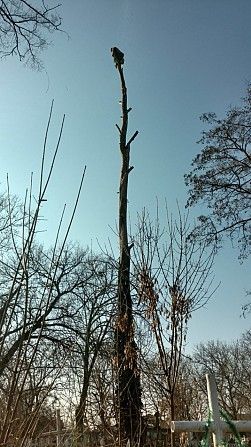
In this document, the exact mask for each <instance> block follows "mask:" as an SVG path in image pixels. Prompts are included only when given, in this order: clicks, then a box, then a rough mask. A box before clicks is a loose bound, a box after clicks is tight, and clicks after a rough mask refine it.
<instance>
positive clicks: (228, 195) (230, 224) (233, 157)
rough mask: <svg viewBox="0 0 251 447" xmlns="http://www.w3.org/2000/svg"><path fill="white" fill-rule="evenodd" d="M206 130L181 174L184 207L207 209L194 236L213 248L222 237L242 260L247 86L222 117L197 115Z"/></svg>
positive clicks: (245, 251)
mask: <svg viewBox="0 0 251 447" xmlns="http://www.w3.org/2000/svg"><path fill="white" fill-rule="evenodd" d="M201 119H202V121H203V122H205V123H206V124H207V125H209V126H210V129H209V130H206V131H204V132H203V133H202V138H201V140H200V141H199V144H202V145H203V149H202V151H201V153H199V154H198V155H197V156H196V157H195V159H194V160H193V162H192V167H193V169H192V171H191V172H190V173H189V174H186V175H185V183H186V185H187V186H188V187H189V198H188V202H187V206H193V205H196V204H199V203H202V204H205V205H206V206H207V212H206V214H205V215H201V216H200V217H199V218H198V219H199V225H198V227H197V228H196V230H195V231H194V233H193V234H194V236H195V237H197V238H199V239H201V238H206V240H207V241H208V242H214V243H216V245H218V246H219V244H220V243H221V241H222V240H223V237H224V236H225V237H226V236H229V237H230V238H231V239H232V241H236V242H237V244H238V246H239V249H240V257H241V258H242V259H243V258H245V257H247V256H248V255H249V254H250V246H251V237H250V232H251V213H250V210H251V148H250V143H251V86H250V85H249V86H248V89H247V94H246V96H245V98H244V99H243V102H242V106H240V107H232V108H230V110H229V111H228V112H227V114H226V117H225V118H223V119H219V118H217V116H216V115H215V114H214V113H207V114H204V115H202V117H201Z"/></svg>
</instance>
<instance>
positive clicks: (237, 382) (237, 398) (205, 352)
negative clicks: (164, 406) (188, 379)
mask: <svg viewBox="0 0 251 447" xmlns="http://www.w3.org/2000/svg"><path fill="white" fill-rule="evenodd" d="M249 343H250V331H248V332H247V333H245V334H244V335H243V337H241V338H240V339H239V340H236V341H234V342H232V343H224V342H220V341H217V342H214V341H210V342H208V343H206V344H202V343H201V344H200V345H199V346H198V347H197V349H196V351H195V353H194V356H193V361H194V365H195V371H196V374H195V379H196V382H197V385H196V386H197V387H198V389H200V390H201V391H203V392H204V395H205V396H206V386H205V374H206V373H207V372H211V373H214V374H215V378H216V384H217V390H218V395H219V402H220V405H221V408H222V409H223V410H224V411H225V412H226V413H227V414H229V415H230V418H231V419H234V420H238V419H243V417H244V418H245V414H248V413H249V412H250V405H251V402H250V392H249V390H250V386H251V382H250V379H251V376H250V370H251V365H250V356H249V351H250V344H249Z"/></svg>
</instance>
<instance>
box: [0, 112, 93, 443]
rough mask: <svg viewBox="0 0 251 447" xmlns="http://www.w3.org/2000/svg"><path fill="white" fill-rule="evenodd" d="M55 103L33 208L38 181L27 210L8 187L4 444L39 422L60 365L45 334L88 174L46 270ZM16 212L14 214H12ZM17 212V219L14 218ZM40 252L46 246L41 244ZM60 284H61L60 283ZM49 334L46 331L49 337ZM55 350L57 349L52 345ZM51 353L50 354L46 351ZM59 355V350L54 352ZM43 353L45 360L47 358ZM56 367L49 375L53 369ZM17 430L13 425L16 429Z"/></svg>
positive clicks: (2, 341) (3, 272) (0, 348)
mask: <svg viewBox="0 0 251 447" xmlns="http://www.w3.org/2000/svg"><path fill="white" fill-rule="evenodd" d="M51 116H52V108H51V111H50V116H49V120H48V125H47V129H46V133H45V141H44V149H43V154H42V164H41V174H40V182H39V191H38V196H37V198H36V200H35V206H34V208H33V203H32V198H33V185H32V182H31V187H30V190H28V191H27V194H26V198H25V201H24V205H23V208H22V213H21V215H20V213H19V212H18V211H17V213H16V208H15V207H14V208H13V207H12V201H11V195H10V191H9V188H8V193H7V201H6V203H7V206H8V207H7V212H6V210H5V209H4V215H3V216H4V219H3V221H5V225H4V226H3V227H2V228H3V231H6V229H7V230H8V232H9V238H8V240H7V242H8V246H9V250H8V251H7V252H6V250H4V248H2V249H1V250H0V281H1V307H0V389H1V392H2V396H1V397H2V398H3V399H4V401H5V407H4V417H3V419H2V420H1V424H0V440H1V441H0V442H1V444H2V445H5V444H6V443H8V442H9V441H10V439H11V438H12V437H13V436H15V437H17V439H16V441H15V443H16V445H20V447H21V446H22V445H23V443H24V442H25V436H26V435H27V434H28V432H29V431H30V430H32V427H34V420H35V419H34V418H35V417H36V415H37V411H38V410H39V408H40V406H41V405H42V404H43V401H44V398H45V394H46V393H45V390H47V392H48V390H50V389H51V387H52V385H53V383H54V381H55V380H56V377H57V371H58V368H55V364H53V365H52V364H51V357H50V355H49V354H52V353H53V354H54V351H53V349H54V348H53V346H52V344H51V343H50V339H49V338H48V337H46V335H47V334H46V329H45V328H46V327H48V325H49V321H50V318H51V317H52V316H53V317H54V318H55V319H57V320H58V319H60V313H59V312H60V307H59V302H60V300H61V299H62V297H63V296H64V294H65V293H67V292H66V290H64V291H62V290H61V289H60V288H59V286H58V279H59V278H58V276H59V272H60V260H61V258H62V256H63V252H64V248H65V246H66V241H67V237H68V234H69V230H70V226H71V223H72V220H73V218H74V214H75V211H76V207H77V203H78V200H79V195H80V191H81V188H82V183H83V179H84V173H83V176H82V179H81V182H80V187H79V191H78V194H77V198H76V202H75V205H74V207H73V212H72V216H71V219H70V222H69V225H68V228H67V230H66V233H65V234H64V235H63V239H62V242H61V244H60V246H59V233H60V228H61V223H60V224H59V229H58V233H57V235H56V240H55V244H54V248H53V250H52V252H51V256H50V257H47V259H46V261H47V268H48V272H47V276H46V277H45V275H43V274H42V271H41V269H38V266H39V265H41V257H40V259H38V258H37V259H36V261H35V253H36V251H37V248H36V242H35V237H36V232H37V231H38V230H39V223H40V215H41V210H42V207H43V205H44V203H45V201H46V200H47V197H46V196H47V190H48V185H49V182H50V179H51V176H52V172H53V167H54V163H55V160H56V155H57V152H58V149H59V144H60V140H61V136H62V131H63V125H64V119H63V121H62V124H61V129H60V133H59V138H58V141H57V143H56V149H55V152H54V155H53V158H52V162H51V164H50V166H49V170H48V174H47V175H46V174H45V172H44V171H45V168H44V166H45V156H46V143H47V138H48V131H49V127H50V123H51ZM13 213H14V214H13ZM13 215H14V217H15V220H13ZM38 251H39V253H40V255H41V253H42V250H41V249H40V250H38ZM57 286H58V287H57ZM44 336H45V337H44ZM45 340H47V345H46V349H45V348H44V349H43V350H42V341H43V343H45ZM51 350H52V351H51ZM46 353H47V355H46ZM53 356H54V355H53ZM53 356H52V358H53ZM42 359H43V360H44V361H42ZM38 364H40V366H41V368H42V369H43V374H42V376H41V377H40V378H39V374H38V376H37V380H38V383H37V390H40V392H41V394H40V398H38V396H36V399H35V400H36V405H35V406H34V411H31V412H30V413H29V422H28V424H27V420H26V422H25V423H24V420H22V421H21V422H20V424H19V430H17V427H14V426H13V423H14V421H15V422H17V419H16V417H17V414H18V413H19V412H20V405H23V402H24V398H25V396H27V392H28V390H29V383H30V380H31V372H32V371H33V372H34V368H35V365H37V366H38ZM49 372H50V373H51V375H50V376H48V373H49ZM13 430H14V431H13Z"/></svg>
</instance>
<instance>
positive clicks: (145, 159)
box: [0, 0, 251, 347]
mask: <svg viewBox="0 0 251 447" xmlns="http://www.w3.org/2000/svg"><path fill="white" fill-rule="evenodd" d="M61 15H62V18H63V29H64V30H65V31H66V32H67V33H68V34H69V38H67V35H66V34H63V33H59V34H57V35H55V34H54V35H51V36H49V37H50V38H51V39H52V41H53V44H52V45H51V46H50V47H49V48H48V49H47V50H46V51H45V52H43V53H42V55H41V56H42V59H43V62H44V65H45V69H46V70H45V71H43V72H34V71H32V70H30V69H28V68H25V67H23V66H22V65H21V64H20V63H19V62H18V61H17V60H16V59H15V58H8V59H6V60H3V61H1V72H0V80H1V86H2V88H1V101H0V123H1V132H0V157H1V165H0V173H1V187H2V188H5V178H6V173H7V172H8V173H9V176H10V184H11V190H12V192H13V193H16V194H18V195H20V196H23V195H24V190H25V188H26V187H27V185H28V184H29V175H30V172H31V171H34V173H35V178H38V177H36V175H37V176H38V170H39V162H40V156H41V151H42V141H43V136H44V130H45V127H46V122H47V117H48V112H49V108H50V103H51V100H52V99H53V98H54V100H55V107H54V114H53V122H52V126H51V132H50V138H49V145H48V152H49V153H48V155H49V154H50V153H51V151H52V149H53V146H54V143H55V141H56V136H57V132H58V129H59V125H60V120H61V118H62V115H63V113H65V114H66V123H65V128H64V133H63V140H62V144H61V149H60V153H59V157H58V160H57V165H56V169H55V172H54V176H53V180H52V183H51V185H50V189H49V192H48V202H46V207H45V209H44V216H45V218H46V219H47V220H46V222H44V226H45V227H46V226H47V232H46V233H44V236H43V237H44V240H45V242H46V243H51V242H52V241H53V238H54V235H55V232H56V228H57V222H58V219H59V216H60V213H61V210H62V207H63V204H64V203H65V202H66V203H67V205H68V208H69V210H70V207H71V204H72V203H73V200H74V197H75V194H76V191H77V188H78V183H79V180H80V176H81V172H82V169H83V167H84V165H87V173H86V178H85V182H84V188H83V193H82V196H81V201H80V205H79V208H78V212H77V216H76V219H75V222H74V224H73V227H72V231H71V239H73V240H78V241H80V242H81V243H82V244H83V245H87V244H88V245H90V244H92V245H93V247H94V248H96V247H97V246H98V244H101V246H103V245H104V244H105V243H107V241H108V239H111V240H112V243H113V244H116V239H115V237H114V233H113V231H112V229H115V228H116V219H117V200H118V196H117V191H118V181H119V167H120V155H119V150H118V133H117V130H116V128H115V123H119V120H120V109H119V103H118V101H119V97H120V90H119V80H118V73H117V72H116V70H115V68H114V65H113V61H112V58H111V54H110V48H111V47H112V46H118V47H119V48H120V49H121V50H122V51H123V52H124V53H125V68H124V71H125V76H126V80H127V87H128V96H129V105H130V106H131V107H132V108H133V111H132V112H131V114H130V129H131V131H132V132H134V131H135V130H138V131H139V136H138V138H137V139H136V140H135V142H134V144H133V146H132V153H131V159H132V164H133V165H134V167H135V169H134V170H133V171H132V173H131V175H130V188H129V207H130V216H131V222H132V224H133V223H134V222H135V216H136V213H137V212H139V211H140V210H141V209H142V208H143V207H144V206H145V207H147V208H148V210H149V211H150V212H152V213H153V214H154V210H155V204H156V197H157V198H158V200H159V203H160V207H161V205H162V206H163V210H164V201H165V199H166V200H167V203H168V206H169V209H170V211H172V212H174V213H176V209H177V208H176V201H177V200H178V201H179V204H180V207H182V206H183V205H184V204H185V201H186V197H187V196H186V193H187V191H186V188H185V185H184V181H183V175H184V173H185V172H187V171H188V170H189V165H190V163H191V160H192V158H193V157H194V156H195V154H196V153H197V152H198V151H199V150H200V147H199V146H198V145H197V144H196V141H197V140H198V139H199V138H200V134H201V131H202V130H203V124H202V123H201V122H200V120H199V116H200V115H201V114H202V113H203V112H208V111H215V112H216V113H218V114H219V115H224V112H225V110H226V109H227V108H228V107H229V106H230V105H231V104H236V103H238V102H239V100H240V97H241V96H243V95H244V93H245V87H246V84H247V81H248V80H251V58H250V43H251V28H250V19H251V3H250V1H249V0H240V1H236V0H234V1H233V0H176V1H174V0H165V1H164V0H156V1H150V0H144V1H143V0H136V1H135V0H114V1H113V0H95V1H93V0H90V1H87V0H81V1H80V0H74V1H69V0H63V1H62V8H61ZM198 213H199V210H198ZM192 215H195V211H192ZM97 241H98V242H97ZM237 256H238V252H237V251H236V250H232V249H231V247H230V246H228V247H226V248H225V249H224V250H223V251H222V252H221V253H220V255H219V256H218V257H217V259H216V264H215V277H216V279H215V282H216V283H217V282H219V281H221V286H220V288H219V289H218V291H217V292H216V294H215V296H214V297H213V298H212V300H211V301H210V302H209V303H208V305H207V306H206V308H204V309H201V310H200V311H198V312H197V313H196V314H194V316H193V319H192V320H191V322H190V326H189V333H188V340H189V347H191V346H193V345H194V344H195V343H198V342H199V341H200V340H202V341H205V340H208V339H211V338H220V339H223V340H231V339H233V338H235V337H237V336H238V335H240V334H241V333H242V332H243V331H244V330H245V329H247V328H249V327H250V317H249V318H248V319H246V320H243V319H241V318H239V316H240V313H241V305H242V304H243V303H244V301H245V300H244V295H245V290H246V289H248V288H250V280H249V277H250V261H249V262H246V263H245V264H244V265H242V266H240V265H239V263H238V261H237Z"/></svg>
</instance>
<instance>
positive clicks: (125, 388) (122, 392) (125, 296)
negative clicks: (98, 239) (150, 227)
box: [112, 47, 142, 447]
mask: <svg viewBox="0 0 251 447" xmlns="http://www.w3.org/2000/svg"><path fill="white" fill-rule="evenodd" d="M112 55H113V57H114V62H115V66H116V69H117V70H118V74H119V78H120V83H121V109H122V123H121V126H119V125H116V127H117V129H118V132H119V147H120V153H121V162H122V165H121V173H120V185H119V247H120V259H119V268H118V319H117V324H116V353H115V356H116V365H117V371H118V381H117V383H118V390H117V401H118V427H119V440H118V444H119V446H120V447H122V446H124V445H125V444H126V443H127V442H128V441H129V442H130V443H131V445H134V444H138V443H140V437H141V406H142V403H141V389H140V374H139V370H138V364H137V346H136V343H135V336H134V323H133V310H132V297H131V283H130V257H131V255H130V250H131V248H132V247H131V246H130V244H129V242H128V229H127V199H128V197H127V192H128V178H129V173H130V172H131V170H132V169H133V167H132V166H130V149H131V144H132V142H133V141H134V139H135V138H136V136H137V135H138V132H137V131H136V132H135V133H134V134H133V135H132V137H131V138H129V139H127V131H128V114H129V112H130V111H131V108H128V104H127V87H126V83H125V78H124V72H123V66H122V65H123V64H124V54H123V53H122V52H121V51H120V50H118V48H116V47H114V48H112Z"/></svg>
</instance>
